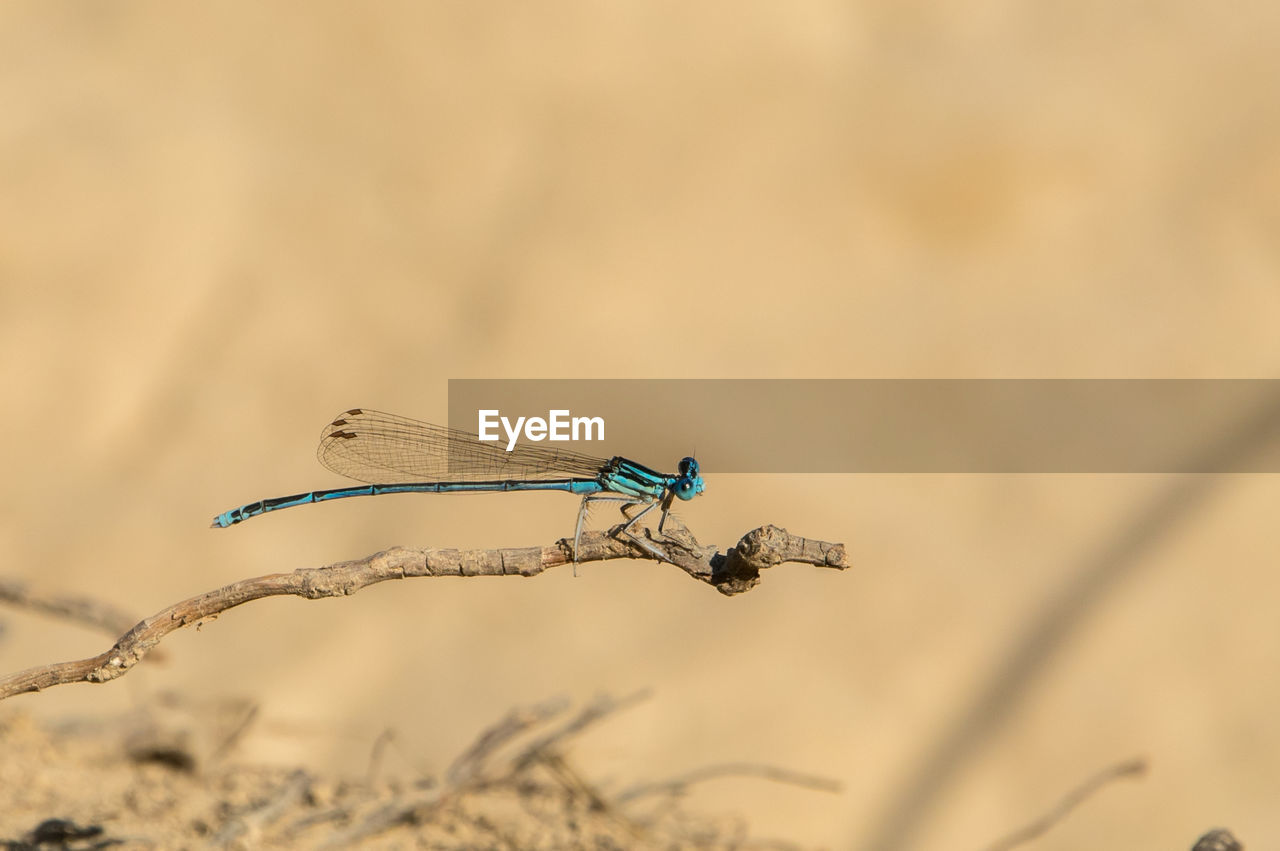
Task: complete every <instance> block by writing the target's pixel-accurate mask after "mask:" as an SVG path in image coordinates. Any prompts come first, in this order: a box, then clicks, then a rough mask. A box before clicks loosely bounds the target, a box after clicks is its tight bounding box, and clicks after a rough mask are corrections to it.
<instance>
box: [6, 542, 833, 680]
mask: <svg viewBox="0 0 1280 851" xmlns="http://www.w3.org/2000/svg"><path fill="white" fill-rule="evenodd" d="M667 524H668V531H667V534H666V535H664V536H655V535H653V534H652V533H651V532H650V533H649V536H648V538H647V539H645V541H644V544H645V546H640V545H638V544H636V543H634V542H631V541H628V540H625V539H623V538H621V537H620V536H618V535H616V532H617V531H618V529H619V528H620V527H615V528H614V529H611V530H609V531H607V532H588V533H584V534H583V536H582V541H581V546H580V548H579V555H578V561H579V562H580V563H585V562H592V561H607V560H610V559H617V558H638V559H649V560H654V556H653V555H652V554H651V553H652V552H661V553H662V554H663V556H664V557H665V558H666V560H667V561H668V562H670V563H671V564H673V565H675V566H676V567H678V568H680V569H681V570H683V571H685V572H686V573H687V574H689V576H691V577H692V578H694V579H697V580H700V581H702V582H706V583H707V584H709V585H711V586H713V587H714V588H715V589H716V590H718V591H719V592H720V593H722V594H726V595H732V594H741V593H742V592H744V591H748V590H750V589H751V588H753V587H754V586H755V585H756V584H757V583H758V582H759V581H760V571H761V570H764V569H766V568H769V567H773V566H774V565H777V564H782V563H783V562H799V563H802V564H813V565H817V566H819V567H833V568H836V569H838V570H844V569H845V568H847V567H848V564H847V563H846V561H845V550H844V545H843V544H831V543H827V542H826V541H815V540H810V539H808V538H802V537H800V536H798V535H792V534H790V533H789V532H787V530H786V529H781V528H779V527H777V526H762V527H760V528H759V529H755V530H753V531H751V532H748V533H747V534H746V535H744V536H743V538H742V540H741V541H739V542H738V544H737V546H735V547H734V548H732V549H731V550H729V551H728V552H726V553H723V554H721V553H719V552H717V551H716V548H715V547H704V546H701V545H700V544H698V542H697V541H696V540H695V539H694V537H693V535H692V534H690V532H689V530H688V529H687V528H685V527H684V526H683V524H681V523H680V522H679V521H678V520H676V519H675V518H674V517H672V518H669V519H668V520H667ZM646 531H647V530H646ZM571 552H572V545H571V542H570V541H568V540H567V539H562V540H560V541H557V542H556V543H555V544H552V545H550V546H546V547H524V548H508V549H491V550H452V549H420V548H406V547H397V548H395V549H390V550H387V551H385V552H381V553H376V554H374V555H371V556H369V557H368V558H364V559H360V560H358V561H348V562H339V563H338V564H333V565H329V566H328V567H321V568H303V569H300V570H295V571H294V572H292V573H273V574H269V575H267V576H259V577H256V578H253V579H244V580H241V581H240V582H233V583H232V584H230V585H227V586H225V587H223V588H219V589H218V590H216V591H210V592H208V593H206V594H201V595H200V596H198V597H192V598H191V599H189V600H184V601H182V602H181V603H176V604H174V605H172V606H170V607H168V608H167V609H164V610H163V611H161V612H159V613H157V614H155V615H152V616H151V617H149V618H147V619H146V620H143V621H141V622H139V623H138V624H137V625H135V626H134V627H133V628H132V629H130V630H129V631H128V632H126V633H125V634H124V635H123V636H122V637H121V638H120V639H119V640H118V641H117V642H116V643H115V646H114V647H112V648H111V649H110V650H108V651H107V652H105V653H102V654H100V655H98V656H95V657H93V658H91V659H81V660H79V661H75V662H61V663H56V664H52V665H43V666H40V667H37V668H30V669H28V670H26V671H19V672H18V673H16V674H10V675H8V676H6V677H3V678H0V700H3V699H5V698H8V697H13V696H14V695H16V694H23V693H25V692H31V691H40V690H41V689H46V688H49V687H50V686H56V685H63V684H65V683H80V682H88V683H104V682H107V681H108V680H114V679H115V678H117V677H120V676H123V675H124V674H125V673H127V672H128V671H129V670H130V669H131V668H133V666H134V665H136V664H138V662H140V661H141V660H142V659H143V658H144V657H145V656H146V655H147V654H148V653H149V652H150V651H151V650H152V648H154V647H155V646H156V645H157V644H158V643H159V642H160V640H161V639H162V638H164V636H166V635H168V634H169V633H170V632H173V631H174V630H177V629H181V628H182V627H185V626H189V625H190V624H193V623H199V622H201V621H202V620H204V619H205V618H210V617H213V616H215V615H217V614H219V613H221V612H224V611H226V610H227V609H231V608H235V607H236V606H239V605H242V604H244V603H248V602H250V601H251V600H257V599H260V598H262V597H274V596H280V595H294V596H298V597H305V598H307V599H311V600H314V599H319V598H322V597H342V596H349V595H351V594H354V593H356V592H357V591H359V590H360V589H361V588H364V587H365V586H366V585H373V584H375V583H378V582H385V581H386V580H388V579H406V578H409V577H416V576H536V575H537V574H539V573H542V572H543V571H544V570H547V569H548V568H552V567H559V566H561V565H565V564H569V563H571V562H572V561H573V558H572V556H571Z"/></svg>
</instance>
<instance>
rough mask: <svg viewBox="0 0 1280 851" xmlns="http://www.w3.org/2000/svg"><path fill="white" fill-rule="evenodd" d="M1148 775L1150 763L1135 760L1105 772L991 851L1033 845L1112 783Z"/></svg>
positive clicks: (1001, 840) (1073, 791) (1004, 850)
mask: <svg viewBox="0 0 1280 851" xmlns="http://www.w3.org/2000/svg"><path fill="white" fill-rule="evenodd" d="M1146 773H1147V763H1146V761H1145V760H1142V759H1131V760H1129V761H1127V762H1122V763H1119V764H1118V765H1113V766H1111V767H1110V768H1106V769H1103V770H1102V771H1100V772H1098V773H1097V774H1095V775H1093V776H1092V777H1090V778H1089V779H1088V780H1086V781H1085V782H1084V783H1081V784H1080V785H1079V786H1077V787H1076V788H1074V789H1072V790H1071V791H1070V792H1068V793H1067V794H1066V795H1065V796H1063V798H1062V800H1061V801H1059V802H1058V803H1057V804H1056V805H1055V806H1054V808H1053V809H1051V810H1049V812H1047V813H1045V814H1044V815H1042V816H1040V817H1039V818H1038V819H1036V820H1035V821H1033V822H1031V823H1030V824H1028V825H1024V826H1023V827H1020V828H1018V829H1017V830H1015V831H1014V832H1013V833H1010V834H1009V835H1008V836H1005V837H1002V838H1001V839H999V840H997V841H996V842H994V843H992V844H991V845H988V846H987V851H1007V849H1009V848H1016V847H1017V846H1019V845H1022V844H1024V843H1027V842H1030V841H1031V840H1033V839H1036V838H1037V837H1039V836H1041V835H1042V834H1044V833H1045V832H1046V831H1048V830H1049V828H1051V827H1053V826H1054V825H1055V824H1057V823H1058V822H1060V821H1062V820H1063V819H1064V818H1066V817H1067V814H1068V813H1070V812H1071V811H1072V810H1074V809H1075V808H1076V807H1078V806H1080V804H1082V803H1084V801H1085V800H1087V799H1088V798H1089V797H1090V796H1091V795H1093V794H1094V793H1095V792H1097V791H1098V790H1099V789H1101V788H1102V787H1103V786H1106V785H1107V784H1108V783H1110V782H1111V781H1113V780H1118V779H1120V778H1121V777H1141V776H1143V775H1144V774H1146Z"/></svg>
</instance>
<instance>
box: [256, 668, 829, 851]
mask: <svg viewBox="0 0 1280 851" xmlns="http://www.w3.org/2000/svg"><path fill="white" fill-rule="evenodd" d="M648 696H649V695H648V692H637V693H635V694H632V695H627V696H625V697H621V698H614V697H610V696H608V695H603V696H601V697H598V698H596V699H595V700H594V701H592V702H591V703H589V704H587V705H586V706H584V707H582V708H581V709H579V710H578V711H577V712H576V713H575V714H574V715H572V716H571V717H569V718H568V719H567V720H566V721H564V722H562V723H561V724H560V725H558V726H557V727H555V728H554V729H552V730H550V731H549V732H546V733H543V734H542V735H539V736H537V737H536V738H534V739H533V740H532V741H526V742H520V739H521V738H522V737H526V736H528V735H530V734H531V733H532V732H533V731H534V730H536V729H537V728H539V727H541V726H543V725H546V724H549V723H551V722H552V721H553V720H554V719H556V718H557V717H559V716H562V715H564V713H565V712H566V711H567V710H568V709H569V703H568V701H566V700H563V699H560V700H550V701H546V702H544V703H540V704H537V705H534V706H529V707H522V708H517V709H513V710H512V711H511V712H509V713H508V714H507V715H506V716H505V717H504V718H502V719H501V720H499V721H498V722H497V723H495V724H494V725H492V726H491V727H489V728H488V729H487V730H485V731H483V732H482V733H481V734H480V735H479V736H477V737H476V740H475V741H474V742H473V743H472V744H471V746H470V747H468V748H467V749H466V750H464V751H463V752H462V754H460V755H459V756H458V758H457V759H455V760H454V762H453V764H452V765H451V766H450V767H449V769H448V771H446V772H445V775H444V779H443V782H442V783H440V784H439V785H436V784H435V783H434V782H433V783H428V784H420V785H418V786H417V787H415V788H413V789H409V790H407V791H405V792H403V793H401V794H398V795H396V796H395V797H394V799H393V800H392V801H390V802H387V801H386V800H385V798H382V799H379V800H377V801H376V803H375V802H373V801H369V802H364V804H363V805H362V804H361V803H360V802H352V803H348V804H344V805H343V806H339V807H334V808H331V809H330V810H327V811H324V812H320V813H315V814H312V815H310V816H308V817H307V818H306V819H305V820H303V821H300V822H298V823H296V824H294V825H292V826H291V827H289V828H287V829H286V832H285V835H284V836H282V837H279V838H282V839H288V840H290V841H305V839H306V837H305V836H303V833H304V832H305V831H307V830H309V829H311V828H313V827H315V826H316V825H319V824H323V823H333V824H336V825H342V828H341V829H339V830H336V831H335V832H334V833H333V834H332V835H331V836H329V837H328V838H327V839H326V841H325V842H324V843H323V845H322V846H321V847H324V848H348V847H352V846H354V845H357V844H359V843H361V842H363V841H365V840H368V839H370V838H372V837H375V836H379V835H381V834H384V833H387V832H389V831H391V830H394V829H396V828H405V827H410V828H411V827H414V826H426V825H430V824H432V823H444V824H453V823H457V822H459V821H462V820H469V821H470V822H471V823H472V827H474V828H478V829H480V830H481V831H483V832H485V833H488V834H491V837H490V838H491V839H493V840H494V841H495V842H496V843H497V844H507V845H509V846H511V847H523V846H524V845H525V844H530V843H531V842H532V839H533V838H532V837H531V836H515V835H511V834H510V831H511V830H512V829H513V828H512V826H511V825H506V826H505V827H504V826H502V825H499V824H496V823H494V822H492V821H490V820H488V819H487V818H483V817H476V816H475V815H474V814H473V813H472V811H471V810H469V808H468V806H467V804H468V802H476V801H478V800H479V799H481V798H483V797H484V796H486V795H499V796H500V795H511V796H514V798H515V799H517V800H519V801H522V802H523V804H524V806H525V807H526V808H530V807H532V808H535V809H539V810H542V811H543V812H544V815H546V814H551V813H555V814H556V815H555V816H553V817H552V818H551V819H550V820H549V821H548V822H547V824H545V825H543V828H542V829H543V830H546V831H547V832H549V833H554V832H555V831H557V830H560V829H561V828H560V827H559V826H558V825H561V824H577V825H580V827H579V829H580V830H584V831H588V832H590V833H591V834H593V838H594V839H597V840H600V839H604V840H606V841H605V843H604V847H618V843H619V842H622V843H625V845H627V846H630V845H634V844H637V843H640V844H644V845H646V846H648V845H654V846H658V847H684V844H685V843H688V842H693V843H694V844H695V845H697V846H698V847H708V848H719V847H742V844H743V843H742V838H741V837H740V836H737V835H730V836H726V832H725V831H724V830H723V829H722V828H721V827H719V826H716V825H714V824H705V825H702V826H701V827H692V826H691V825H692V823H691V821H690V819H689V816H688V814H680V813H676V812H674V811H672V810H666V811H663V812H662V813H660V814H658V815H657V816H656V817H655V816H653V815H639V814H630V813H626V812H624V811H623V805H624V803H625V801H624V796H610V795H609V794H607V793H606V792H605V791H603V790H602V789H599V788H597V787H596V786H595V785H593V784H592V783H591V782H589V781H588V780H587V779H585V778H584V777H583V776H582V775H581V774H580V773H579V772H578V771H577V770H576V769H575V768H574V767H573V766H572V765H571V763H570V761H569V759H568V758H567V756H566V750H567V748H568V746H569V744H570V743H571V742H572V741H573V740H574V739H575V738H577V737H578V736H580V735H582V733H584V732H585V731H586V730H588V729H589V728H591V727H592V726H594V725H596V724H598V723H599V722H601V721H603V720H605V719H607V718H609V717H610V716H612V715H614V714H616V713H617V712H620V711H622V710H623V709H626V708H628V707H630V706H633V705H635V704H636V703H639V702H640V701H642V700H645V699H647V698H648ZM740 768H741V769H742V770H741V771H738V772H737V773H740V774H741V773H746V774H751V775H754V776H758V777H764V778H766V779H771V780H777V781H780V782H795V781H794V778H799V777H805V776H804V775H799V774H796V773H794V772H788V771H785V770H783V769H779V768H775V767H772V766H761V765H745V764H744V765H743V766H740ZM805 780H806V781H810V782H805V783H804V784H802V785H808V786H811V787H814V788H821V789H823V790H825V791H836V790H838V789H839V785H838V784H836V783H834V781H831V780H827V779H825V778H808V777H805ZM652 785H653V786H654V787H655V788H660V787H666V786H668V785H670V784H652ZM369 804H374V805H373V806H369ZM538 821H539V820H537V819H535V823H536V822H538ZM691 834H692V835H691ZM579 838H580V839H585V838H586V837H579ZM542 839H543V840H544V841H545V840H546V837H542ZM560 839H561V840H563V837H560ZM532 844H537V843H536V842H532ZM589 844H590V843H588V845H589ZM540 847H543V846H540Z"/></svg>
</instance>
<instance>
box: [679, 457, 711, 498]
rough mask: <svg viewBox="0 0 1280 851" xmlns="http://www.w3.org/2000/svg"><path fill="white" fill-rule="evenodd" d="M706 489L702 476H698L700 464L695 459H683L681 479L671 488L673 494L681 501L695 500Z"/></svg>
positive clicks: (681, 461) (681, 460)
mask: <svg viewBox="0 0 1280 851" xmlns="http://www.w3.org/2000/svg"><path fill="white" fill-rule="evenodd" d="M705 487H706V485H705V484H704V483H703V481H702V476H700V475H698V462H697V461H695V460H694V459H693V458H681V459H680V478H678V479H676V482H675V484H674V485H672V486H671V492H672V493H674V494H675V495H676V496H677V497H679V498H680V499H693V498H694V497H695V496H697V495H698V494H700V493H702V491H703V488H705Z"/></svg>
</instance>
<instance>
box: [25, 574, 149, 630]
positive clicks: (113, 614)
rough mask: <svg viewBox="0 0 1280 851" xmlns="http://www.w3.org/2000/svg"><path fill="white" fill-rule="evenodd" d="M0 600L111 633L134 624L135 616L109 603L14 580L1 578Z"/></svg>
mask: <svg viewBox="0 0 1280 851" xmlns="http://www.w3.org/2000/svg"><path fill="white" fill-rule="evenodd" d="M0 602H3V603H8V604H9V605H11V606H14V607H15V608H20V609H28V610H30V611H33V612H40V613H41V614H45V615H53V616H54V617H59V618H65V619H67V620H70V621H74V622H76V623H81V624H84V625H86V626H90V627H93V628H94V629H99V630H102V631H103V632H109V633H111V634H112V635H119V634H120V633H122V632H124V631H125V630H127V629H129V627H131V626H133V625H134V623H135V621H134V617H135V615H132V614H130V613H129V612H126V611H124V610H122V609H118V608H116V607H115V606H112V605H111V604H110V603H104V602H102V601H101V600H94V599H91V598H89V597H80V596H74V595H71V594H49V593H44V592H42V591H39V590H36V589H33V588H31V587H30V586H28V585H27V584H26V583H25V582H18V581H16V580H13V579H0Z"/></svg>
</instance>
